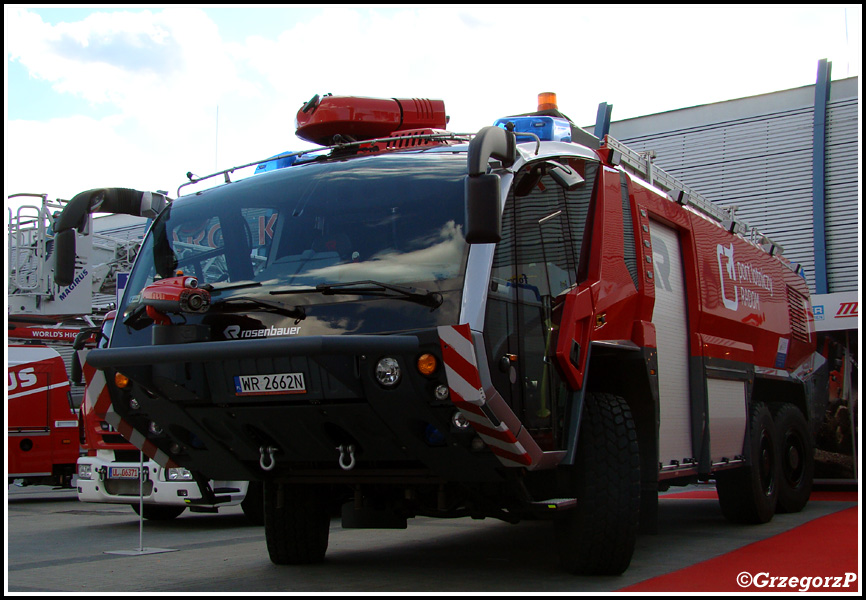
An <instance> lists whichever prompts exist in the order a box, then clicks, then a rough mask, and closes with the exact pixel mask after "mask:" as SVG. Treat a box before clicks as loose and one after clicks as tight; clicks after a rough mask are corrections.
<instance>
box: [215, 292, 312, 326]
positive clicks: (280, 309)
mask: <svg viewBox="0 0 866 600" xmlns="http://www.w3.org/2000/svg"><path fill="white" fill-rule="evenodd" d="M229 304H232V305H235V304H237V305H240V306H233V307H231V308H238V309H242V307H243V305H244V304H247V305H249V304H252V305H253V306H256V307H258V308H264V309H267V310H272V311H274V312H275V313H277V314H280V315H283V316H286V317H291V318H292V319H295V323H296V324H297V323H298V322H300V321H303V320H304V319H306V318H307V313H306V311H304V307H302V306H294V307H292V308H287V307H286V306H283V305H282V304H278V303H276V302H268V301H267V300H260V299H258V298H250V297H246V296H235V297H234V298H226V299H225V300H217V301H215V302H213V303H211V305H210V308H209V309H208V310H209V311H210V310H223V309H225V308H230V307H229V306H227V305H229Z"/></svg>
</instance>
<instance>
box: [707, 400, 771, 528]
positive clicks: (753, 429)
mask: <svg viewBox="0 0 866 600" xmlns="http://www.w3.org/2000/svg"><path fill="white" fill-rule="evenodd" d="M776 437H777V436H776V427H775V424H774V423H773V417H772V416H771V414H770V410H769V409H768V408H767V407H766V405H764V404H762V403H758V404H755V406H754V407H753V408H752V413H751V420H750V426H749V439H748V448H749V451H750V454H751V465H750V466H748V467H740V468H737V469H731V470H726V471H719V472H718V473H716V491H717V492H718V494H719V505H720V506H721V508H722V514H723V515H724V516H725V518H726V519H727V520H729V521H731V522H733V523H751V524H758V523H766V522H767V521H769V520H770V519H772V518H773V513H775V512H776V503H777V501H778V498H779V471H780V469H779V450H778V448H779V444H778V443H777V441H776Z"/></svg>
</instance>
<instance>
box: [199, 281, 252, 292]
mask: <svg viewBox="0 0 866 600" xmlns="http://www.w3.org/2000/svg"><path fill="white" fill-rule="evenodd" d="M261 285H262V284H261V282H260V281H238V282H236V283H228V284H226V285H220V284H216V285H214V284H212V283H205V284H203V285H201V286H200V287H201V289H203V290H207V291H208V292H215V293H217V294H219V293H220V292H224V291H226V290H240V289H243V288H250V287H261Z"/></svg>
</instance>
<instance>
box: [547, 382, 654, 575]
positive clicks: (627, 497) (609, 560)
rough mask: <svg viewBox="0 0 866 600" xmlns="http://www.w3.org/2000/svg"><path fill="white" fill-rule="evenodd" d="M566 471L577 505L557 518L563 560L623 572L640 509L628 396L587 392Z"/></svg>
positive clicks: (577, 567) (586, 568)
mask: <svg viewBox="0 0 866 600" xmlns="http://www.w3.org/2000/svg"><path fill="white" fill-rule="evenodd" d="M562 468H563V469H565V468H568V473H564V475H566V478H567V485H566V489H564V490H563V491H564V492H565V493H566V494H569V495H573V497H575V498H577V506H576V508H574V509H572V510H569V511H568V512H566V513H564V514H563V516H562V517H560V518H558V519H556V521H555V527H556V530H555V537H556V545H557V550H558V551H559V558H560V563H561V564H562V566H563V568H564V569H566V570H567V571H569V572H571V573H576V574H584V575H619V574H621V573H622V572H623V571H625V570H626V569H627V568H628V565H629V563H630V562H631V557H632V554H633V553H634V546H635V541H636V538H637V528H638V516H639V513H640V455H639V451H638V442H637V431H636V429H635V425H634V420H633V419H632V416H631V411H630V410H629V408H628V405H627V404H626V402H625V400H623V399H622V398H620V397H618V396H614V395H612V394H597V393H590V394H587V396H586V398H585V400H584V405H583V413H582V416H581V424H580V436H579V438H578V443H577V454H576V457H575V464H574V466H573V467H562Z"/></svg>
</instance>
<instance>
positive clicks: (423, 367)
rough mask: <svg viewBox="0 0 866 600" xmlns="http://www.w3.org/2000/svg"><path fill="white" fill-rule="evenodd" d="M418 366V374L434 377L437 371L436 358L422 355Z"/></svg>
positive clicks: (430, 355)
mask: <svg viewBox="0 0 866 600" xmlns="http://www.w3.org/2000/svg"><path fill="white" fill-rule="evenodd" d="M416 364H417V366H418V372H419V373H421V374H422V375H432V374H433V372H434V371H436V357H435V356H433V355H432V354H422V355H421V356H419V357H418V362H417V363H416Z"/></svg>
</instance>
